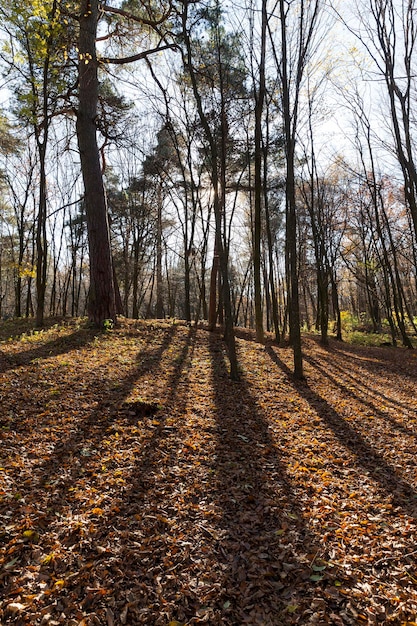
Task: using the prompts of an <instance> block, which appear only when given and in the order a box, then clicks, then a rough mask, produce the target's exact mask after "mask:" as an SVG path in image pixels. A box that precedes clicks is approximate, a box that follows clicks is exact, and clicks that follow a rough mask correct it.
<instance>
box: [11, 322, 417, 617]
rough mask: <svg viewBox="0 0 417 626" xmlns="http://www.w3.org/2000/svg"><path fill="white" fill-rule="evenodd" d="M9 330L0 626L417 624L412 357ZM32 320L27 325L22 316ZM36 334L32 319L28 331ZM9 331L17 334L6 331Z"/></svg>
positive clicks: (416, 431) (133, 329)
mask: <svg viewBox="0 0 417 626" xmlns="http://www.w3.org/2000/svg"><path fill="white" fill-rule="evenodd" d="M21 323H22V328H20V329H18V327H17V326H16V325H13V324H12V323H11V322H3V323H1V324H0V335H1V336H0V339H1V344H0V396H1V407H0V494H1V504H0V550H1V557H0V558H1V560H0V566H1V567H0V623H1V624H2V625H3V626H6V625H8V624H13V625H14V626H20V625H23V624H26V625H28V624H30V625H31V626H37V625H44V626H53V625H57V624H63V625H65V626H90V625H91V626H93V625H104V626H118V625H120V624H121V625H127V626H131V625H136V624H147V625H149V626H153V625H155V626H159V625H161V626H180V625H184V624H186V625H187V626H188V625H191V624H200V623H207V624H209V625H216V624H224V625H231V626H235V625H236V626H238V625H244V624H249V625H251V626H257V625H263V626H279V625H280V624H284V625H287V624H288V625H290V624H303V625H305V624H332V625H336V626H338V625H344V624H399V625H406V624H408V625H411V624H415V623H417V528H416V513H417V440H416V438H417V351H406V350H404V349H402V348H387V347H380V348H379V347H375V348H363V347H352V346H351V345H348V344H345V343H337V342H335V341H331V342H330V346H329V347H327V348H324V347H322V346H321V345H320V344H319V343H318V341H317V340H316V339H314V338H313V337H305V338H304V349H305V373H306V380H305V381H303V382H295V381H294V380H293V378H292V376H291V372H290V370H291V366H292V353H291V350H290V349H289V348H288V347H285V346H284V347H282V346H277V345H274V344H273V343H272V342H271V343H267V344H266V345H259V344H257V343H256V342H255V341H254V340H253V339H254V337H253V335H252V334H251V333H250V332H243V331H242V332H239V337H238V340H237V343H238V352H239V359H240V364H241V369H242V380H241V381H240V382H233V381H231V380H230V379H229V378H228V375H227V359H226V356H225V350H224V344H223V342H222V339H221V336H220V335H219V334H216V333H215V334H213V333H209V332H207V331H206V330H205V329H204V328H194V327H187V326H186V325H184V324H181V323H174V322H171V321H170V322H161V323H159V322H158V323H156V322H133V321H128V320H124V321H122V323H121V325H120V326H119V327H117V328H116V329H114V330H110V331H107V332H103V333H101V334H100V333H97V331H96V332H94V331H93V330H91V329H89V328H88V327H86V326H85V325H83V324H82V323H81V322H78V323H77V322H76V321H71V322H69V321H68V322H66V323H63V324H60V323H57V324H54V325H52V326H50V327H49V328H48V329H47V330H45V331H43V332H38V333H36V332H32V333H30V332H29V333H26V334H20V333H21V332H22V330H25V327H24V323H23V322H21ZM26 324H27V323H26ZM26 328H27V327H26ZM13 333H15V334H14V336H12V335H13Z"/></svg>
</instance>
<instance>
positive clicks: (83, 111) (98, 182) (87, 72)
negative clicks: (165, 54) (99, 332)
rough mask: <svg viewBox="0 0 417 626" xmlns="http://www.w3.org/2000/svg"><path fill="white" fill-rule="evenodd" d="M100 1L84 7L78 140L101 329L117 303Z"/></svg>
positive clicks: (94, 314)
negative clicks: (104, 143)
mask: <svg viewBox="0 0 417 626" xmlns="http://www.w3.org/2000/svg"><path fill="white" fill-rule="evenodd" d="M97 20H98V0H90V1H87V2H86V3H83V4H82V14H81V17H80V20H79V21H80V34H79V42H78V49H79V93H78V97H79V103H78V111H77V139H78V147H79V152H80V161H81V171H82V176H83V182H84V200H85V211H86V218H87V231H88V248H89V255H90V290H89V298H88V316H89V319H90V321H91V322H93V323H94V324H96V325H97V326H102V325H103V322H104V320H106V319H111V320H113V321H115V320H116V302H115V291H114V283H113V267H112V257H111V248H110V231H109V223H108V214H107V201H106V194H105V190H104V184H103V175H102V171H101V166H100V155H99V149H98V144H97V129H96V120H97V102H98V76H97V57H96V35H97Z"/></svg>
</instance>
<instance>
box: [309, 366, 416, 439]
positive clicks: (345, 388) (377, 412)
mask: <svg viewBox="0 0 417 626" xmlns="http://www.w3.org/2000/svg"><path fill="white" fill-rule="evenodd" d="M304 359H305V361H306V362H308V363H310V365H311V366H312V367H313V368H314V369H315V370H316V372H318V373H319V375H320V376H322V377H323V380H326V379H327V380H328V381H329V383H330V384H331V385H332V386H333V387H335V388H336V389H339V390H340V391H341V392H342V393H343V395H344V397H345V398H350V399H351V400H353V401H354V402H355V403H356V402H357V403H359V404H360V405H362V406H363V407H365V408H366V409H369V410H370V411H371V412H372V414H373V416H376V417H379V418H381V419H382V420H384V421H385V422H387V423H388V424H389V425H390V426H391V427H392V428H393V429H394V430H398V431H399V432H401V433H402V434H404V435H406V436H409V437H413V438H416V437H417V433H416V431H415V430H413V429H412V428H408V427H407V426H404V425H403V424H401V423H400V422H398V421H397V420H396V419H395V418H394V417H392V415H390V413H389V412H388V411H386V410H385V411H383V410H381V409H380V408H379V407H378V404H377V402H378V401H379V402H382V403H383V404H384V405H388V404H390V405H391V406H392V407H393V408H394V409H396V410H397V411H401V410H402V409H403V410H410V404H408V405H407V404H405V403H403V402H400V401H398V400H394V399H393V398H391V397H389V396H388V395H386V394H383V393H381V392H379V391H377V390H376V389H375V388H373V387H372V383H371V382H369V381H370V379H369V376H368V377H367V378H364V377H361V376H358V375H356V376H353V375H352V374H349V372H347V371H346V368H343V367H341V366H340V365H338V364H337V363H335V361H334V360H333V361H331V363H329V364H328V365H327V369H326V368H325V367H323V366H322V365H321V364H320V363H319V361H318V360H317V359H315V358H314V357H312V356H310V355H304ZM330 370H332V371H333V373H334V375H332V373H331V372H330ZM336 376H343V380H344V381H346V382H343V383H342V382H341V381H340V380H338V379H337V378H336ZM349 381H350V383H351V385H352V386H354V388H355V390H357V391H358V392H359V393H358V392H356V391H353V390H352V386H351V385H349ZM372 397H374V398H376V400H375V402H373V401H372V400H371V399H367V398H372Z"/></svg>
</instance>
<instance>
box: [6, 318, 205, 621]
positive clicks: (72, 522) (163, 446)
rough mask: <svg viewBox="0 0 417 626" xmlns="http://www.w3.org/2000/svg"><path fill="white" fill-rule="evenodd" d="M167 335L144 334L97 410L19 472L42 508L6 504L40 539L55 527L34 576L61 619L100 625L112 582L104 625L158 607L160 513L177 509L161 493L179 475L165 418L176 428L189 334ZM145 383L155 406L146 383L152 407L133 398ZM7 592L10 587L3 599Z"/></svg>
mask: <svg viewBox="0 0 417 626" xmlns="http://www.w3.org/2000/svg"><path fill="white" fill-rule="evenodd" d="M177 334H178V327H177V326H175V325H171V326H170V327H169V328H167V329H165V330H164V331H163V333H159V336H156V337H154V336H153V335H152V334H151V336H150V337H151V341H150V344H151V345H149V346H148V347H147V348H146V349H145V350H141V351H140V352H139V353H138V354H137V355H136V363H135V365H134V366H133V367H131V368H130V371H129V372H128V374H126V375H125V376H124V377H123V378H122V379H121V380H119V381H118V386H117V387H115V385H114V384H113V383H116V380H115V379H114V380H109V379H105V380H102V381H100V382H98V383H97V386H96V390H95V397H96V398H97V397H100V400H99V401H98V403H97V406H96V407H95V408H94V409H93V410H91V407H89V408H87V409H86V412H87V413H88V415H87V417H84V416H83V415H78V416H77V419H76V420H75V421H74V424H73V429H72V432H71V433H70V435H69V436H66V437H62V438H61V440H60V441H59V442H58V443H57V444H56V445H55V447H54V449H53V450H52V451H51V452H50V454H49V455H48V457H47V458H46V459H45V460H44V462H43V463H41V464H39V465H38V466H37V467H33V468H30V471H29V468H28V476H27V480H29V478H30V481H31V490H32V491H33V492H35V493H38V494H39V493H42V499H41V501H39V502H38V503H36V507H35V506H34V504H31V505H30V504H29V502H23V503H20V502H16V503H15V509H18V508H19V507H20V508H21V509H22V511H23V514H24V515H26V519H29V518H30V519H31V527H35V528H36V531H37V532H38V533H39V534H40V535H42V533H43V530H44V529H47V528H48V526H49V524H50V523H54V525H57V527H58V533H57V534H56V544H57V545H58V544H59V545H60V546H61V551H60V553H58V554H56V555H55V556H54V557H53V559H51V562H50V563H48V564H46V565H45V566H43V568H42V576H43V579H44V580H45V581H46V580H47V581H48V584H49V585H50V587H48V592H49V593H50V596H51V598H52V597H59V605H60V607H61V608H60V610H61V613H63V614H64V615H65V614H66V611H67V610H68V614H69V615H72V614H73V610H74V603H75V604H76V605H77V606H79V607H80V610H81V611H82V612H83V615H92V616H93V617H92V619H93V618H94V615H98V614H100V615H101V620H102V621H101V622H100V623H108V619H110V617H109V618H107V615H109V607H108V604H106V598H107V595H108V594H113V589H112V584H113V581H114V580H115V579H116V580H117V584H118V594H117V596H116V597H115V602H114V604H113V605H112V609H111V615H113V614H114V615H115V616H116V617H115V620H116V621H117V620H119V621H117V623H130V624H136V623H138V624H140V623H147V624H151V623H153V622H152V621H147V620H146V611H147V610H148V609H147V607H148V606H149V604H152V603H155V602H156V601H160V600H158V599H157V589H158V588H159V587H160V584H161V583H160V581H161V577H163V576H164V573H165V570H168V572H167V573H166V576H167V578H168V579H170V578H172V575H170V573H169V569H170V568H169V567H168V566H164V565H163V562H164V559H166V556H167V554H168V553H169V552H170V550H171V549H172V542H173V537H172V535H171V533H170V532H169V521H168V519H169V516H170V509H169V507H170V506H172V507H173V508H172V516H173V517H175V516H177V515H178V506H179V504H176V503H175V499H174V502H170V500H169V499H168V500H167V491H170V490H171V488H172V490H174V485H175V484H177V483H178V481H179V480H180V474H181V468H180V467H179V461H178V455H179V450H178V433H177V430H178V428H179V425H176V423H175V422H174V421H173V419H172V415H173V414H175V415H177V419H179V416H180V415H181V413H183V412H184V410H185V404H186V401H187V394H188V383H187V376H188V374H187V372H189V370H190V368H191V362H192V355H193V346H194V342H195V335H196V329H195V328H191V327H190V328H189V330H188V333H187V334H186V333H185V332H184V333H183V336H181V338H178V337H177ZM174 339H175V342H174ZM173 344H175V345H174V346H173ZM145 379H146V381H145ZM148 379H149V380H151V390H150V389H148V390H147V395H148V396H149V394H150V393H152V392H153V393H154V395H155V396H156V397H158V395H159V393H158V392H159V391H160V390H159V388H158V389H157V388H156V385H155V384H154V381H155V382H156V383H157V384H159V383H161V389H162V390H163V392H164V397H163V401H162V402H161V403H159V402H153V401H148V400H144V399H142V398H141V397H139V399H138V398H137V392H139V393H142V389H141V381H145V382H148ZM74 384H75V381H74ZM67 435H68V433H67ZM20 479H21V480H24V479H25V477H20ZM17 516H18V513H17V510H16V513H15V517H17ZM57 520H62V522H61V523H59V522H58V524H57ZM44 548H46V549H47V546H46V547H45V546H44ZM50 549H51V550H52V546H51V548H50ZM55 550H56V547H55ZM30 558H31V555H30V552H29V551H26V555H24V557H23V559H22V560H23V563H22V564H21V565H23V566H24V559H26V560H27V564H28V565H29V563H30ZM92 561H94V563H95V572H94V579H95V580H96V587H94V586H93V587H91V585H90V587H89V588H85V587H84V585H83V584H82V580H83V576H84V573H83V572H85V571H88V563H89V562H92ZM104 564H105V565H104ZM68 572H71V575H70V576H68V578H67V575H68ZM57 577H59V578H64V577H65V580H66V584H65V589H64V590H63V591H62V593H61V590H60V589H55V587H54V582H53V581H54V580H56V578H57ZM171 586H172V585H171ZM12 591H13V580H12V579H11V581H10V587H7V586H6V588H5V593H7V594H10V593H12ZM180 591H181V581H179V582H178V584H176V585H175V594H176V596H178V594H179V593H180ZM133 597H134V598H135V600H134V601H133V600H132V598H133ZM151 598H152V599H151ZM161 606H162V605H161ZM71 611H72V613H71ZM123 611H125V613H124V617H123ZM127 611H128V612H129V616H128V618H127V617H126V616H127ZM139 614H140V615H141V616H142V617H143V616H144V615H145V618H144V620H145V621H142V618H141V617H139ZM126 619H127V620H128V621H127V622H126ZM94 623H95V622H94Z"/></svg>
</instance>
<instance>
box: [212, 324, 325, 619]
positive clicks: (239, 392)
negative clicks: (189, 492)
mask: <svg viewBox="0 0 417 626" xmlns="http://www.w3.org/2000/svg"><path fill="white" fill-rule="evenodd" d="M209 348H210V355H211V367H212V385H213V389H214V397H215V405H216V406H215V412H216V420H217V444H216V445H217V450H216V466H215V470H216V485H217V498H218V501H219V503H220V506H221V509H222V521H221V527H222V531H223V539H222V542H221V543H220V545H219V553H218V558H219V559H220V562H221V563H223V567H224V575H223V580H224V582H223V587H224V595H223V598H224V602H225V604H224V605H223V606H226V607H230V608H228V609H227V611H226V612H225V614H224V618H223V621H222V620H220V621H218V622H214V621H213V622H212V623H219V624H220V623H221V624H223V623H224V624H246V623H248V624H249V623H250V624H263V625H265V626H269V625H271V626H272V625H279V624H289V623H292V622H291V617H290V614H289V612H288V607H291V606H293V605H295V606H296V603H297V597H298V596H299V594H305V593H308V591H307V589H306V585H305V583H306V580H308V578H309V575H310V574H311V571H310V570H309V563H311V562H312V561H313V560H314V555H316V554H318V553H319V552H320V548H319V547H318V546H317V545H315V544H314V541H313V537H312V535H311V534H310V532H309V530H308V528H307V527H306V526H305V524H304V522H303V513H302V510H301V507H300V501H299V497H298V494H297V491H296V489H295V488H294V487H293V485H292V481H291V478H290V476H289V475H288V473H287V471H286V468H285V465H284V462H283V459H282V458H281V456H280V452H279V448H278V447H277V445H276V444H277V442H276V441H275V440H274V438H273V436H272V433H271V432H270V430H269V426H268V421H267V419H266V416H265V415H263V413H262V410H261V408H260V407H259V406H257V403H256V401H255V399H254V397H253V395H252V392H251V389H250V386H249V384H248V383H247V381H246V380H245V377H244V376H243V377H242V380H241V381H240V382H233V381H231V380H230V379H229V378H228V375H227V367H226V361H225V353H224V344H223V343H222V342H221V341H220V339H219V337H218V336H217V335H215V334H212V335H210V337H209Z"/></svg>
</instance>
